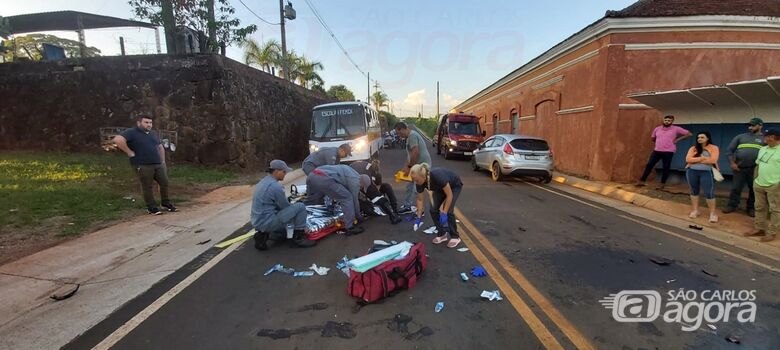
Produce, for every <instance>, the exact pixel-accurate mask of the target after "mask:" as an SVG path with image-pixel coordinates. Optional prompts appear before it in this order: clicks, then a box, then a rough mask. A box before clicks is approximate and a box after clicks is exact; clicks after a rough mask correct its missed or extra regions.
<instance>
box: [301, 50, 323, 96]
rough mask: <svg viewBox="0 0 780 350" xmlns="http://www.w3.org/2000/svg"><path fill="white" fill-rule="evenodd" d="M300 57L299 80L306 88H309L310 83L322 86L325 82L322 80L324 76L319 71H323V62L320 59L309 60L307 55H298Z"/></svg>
mask: <svg viewBox="0 0 780 350" xmlns="http://www.w3.org/2000/svg"><path fill="white" fill-rule="evenodd" d="M297 59H298V65H297V68H298V72H297V77H298V82H299V83H300V84H301V85H302V86H303V87H305V88H308V87H309V85H312V86H320V87H322V85H323V84H325V82H324V81H323V80H322V77H321V76H320V75H319V74H318V73H317V71H321V70H322V69H323V68H324V67H323V65H322V63H320V62H318V61H309V59H308V58H306V56H300V57H297Z"/></svg>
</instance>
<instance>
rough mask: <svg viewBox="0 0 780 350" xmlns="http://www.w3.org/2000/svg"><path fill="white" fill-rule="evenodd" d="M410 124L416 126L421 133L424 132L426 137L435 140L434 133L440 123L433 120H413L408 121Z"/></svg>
mask: <svg viewBox="0 0 780 350" xmlns="http://www.w3.org/2000/svg"><path fill="white" fill-rule="evenodd" d="M408 121H409V122H411V123H412V124H414V125H416V126H417V128H418V129H420V131H422V132H423V133H424V134H425V135H426V136H428V137H430V138H433V135H434V133H436V126H437V125H436V124H437V123H438V121H437V120H436V119H433V118H413V119H408Z"/></svg>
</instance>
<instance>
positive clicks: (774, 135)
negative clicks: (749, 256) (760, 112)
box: [745, 129, 780, 242]
mask: <svg viewBox="0 0 780 350" xmlns="http://www.w3.org/2000/svg"><path fill="white" fill-rule="evenodd" d="M764 142H766V146H764V147H762V148H761V149H760V150H759V151H758V157H757V158H756V180H755V182H754V183H753V191H754V192H755V194H756V217H755V219H754V220H755V226H756V229H755V230H754V231H751V232H747V233H745V236H763V237H761V242H771V241H773V240H774V239H775V238H776V237H777V233H778V232H780V154H778V151H780V129H769V130H767V131H766V132H765V133H764Z"/></svg>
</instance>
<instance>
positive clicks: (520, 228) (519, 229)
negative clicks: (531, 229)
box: [517, 226, 525, 232]
mask: <svg viewBox="0 0 780 350" xmlns="http://www.w3.org/2000/svg"><path fill="white" fill-rule="evenodd" d="M517 230H518V231H522V232H525V228H524V227H523V226H518V227H517Z"/></svg>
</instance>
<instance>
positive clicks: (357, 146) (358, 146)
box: [352, 140, 366, 151]
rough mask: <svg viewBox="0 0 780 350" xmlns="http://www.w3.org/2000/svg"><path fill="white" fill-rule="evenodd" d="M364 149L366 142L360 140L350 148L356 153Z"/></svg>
mask: <svg viewBox="0 0 780 350" xmlns="http://www.w3.org/2000/svg"><path fill="white" fill-rule="evenodd" d="M365 147H366V140H360V141H358V142H356V143H355V144H354V145H353V146H352V148H354V149H355V150H356V151H360V150H362V149H363V148H365Z"/></svg>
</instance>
